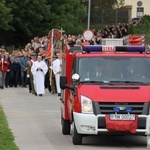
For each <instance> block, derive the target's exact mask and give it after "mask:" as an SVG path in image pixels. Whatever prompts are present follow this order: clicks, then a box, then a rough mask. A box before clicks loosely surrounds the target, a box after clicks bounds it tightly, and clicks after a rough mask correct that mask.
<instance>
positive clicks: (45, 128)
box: [0, 88, 146, 150]
mask: <svg viewBox="0 0 150 150" xmlns="http://www.w3.org/2000/svg"><path fill="white" fill-rule="evenodd" d="M0 103H1V105H2V107H3V109H4V111H5V114H6V116H7V118H8V122H9V126H10V128H11V129H12V132H13V134H14V136H15V142H16V144H17V145H18V147H19V148H20V150H102V149H104V150H126V149H136V150H137V149H139V150H141V149H146V137H143V136H138V137H137V136H103V135H101V136H98V137H95V136H93V137H85V138H83V145H78V146H75V145H73V144H72V138H71V135H66V136H64V135H62V133H61V125H60V101H59V98H58V96H57V95H51V94H50V93H49V92H48V91H47V90H46V94H45V95H44V96H43V97H39V96H34V95H32V94H30V93H28V89H27V88H7V89H4V90H0Z"/></svg>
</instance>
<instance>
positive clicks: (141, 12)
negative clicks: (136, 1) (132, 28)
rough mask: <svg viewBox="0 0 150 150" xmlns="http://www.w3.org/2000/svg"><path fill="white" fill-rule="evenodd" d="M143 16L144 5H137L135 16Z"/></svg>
mask: <svg viewBox="0 0 150 150" xmlns="http://www.w3.org/2000/svg"><path fill="white" fill-rule="evenodd" d="M143 16H144V7H137V17H143Z"/></svg>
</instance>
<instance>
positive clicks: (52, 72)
mask: <svg viewBox="0 0 150 150" xmlns="http://www.w3.org/2000/svg"><path fill="white" fill-rule="evenodd" d="M50 40H51V41H50V42H52V48H51V57H50V58H51V60H50V61H51V66H52V62H53V53H54V52H53V29H52V37H51V39H50ZM52 67H53V66H52ZM52 71H53V69H52V68H51V70H50V85H51V86H52V74H53V72H52Z"/></svg>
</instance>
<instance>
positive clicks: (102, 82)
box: [80, 80, 113, 84]
mask: <svg viewBox="0 0 150 150" xmlns="http://www.w3.org/2000/svg"><path fill="white" fill-rule="evenodd" d="M80 83H96V84H113V83H110V82H109V81H105V80H104V81H80Z"/></svg>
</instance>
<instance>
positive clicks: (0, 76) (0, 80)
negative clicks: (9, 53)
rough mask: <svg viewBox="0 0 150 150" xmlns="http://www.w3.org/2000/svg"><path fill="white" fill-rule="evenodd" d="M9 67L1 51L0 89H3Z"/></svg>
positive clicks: (3, 52)
mask: <svg viewBox="0 0 150 150" xmlns="http://www.w3.org/2000/svg"><path fill="white" fill-rule="evenodd" d="M9 65H10V62H9V60H8V58H7V57H6V55H5V50H4V49H1V54H0V88H1V89H3V88H4V84H5V83H4V82H5V76H6V72H7V70H8V67H9Z"/></svg>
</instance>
